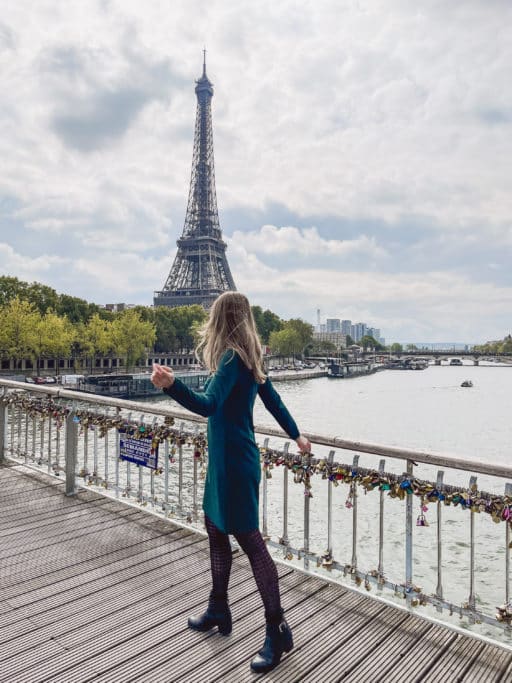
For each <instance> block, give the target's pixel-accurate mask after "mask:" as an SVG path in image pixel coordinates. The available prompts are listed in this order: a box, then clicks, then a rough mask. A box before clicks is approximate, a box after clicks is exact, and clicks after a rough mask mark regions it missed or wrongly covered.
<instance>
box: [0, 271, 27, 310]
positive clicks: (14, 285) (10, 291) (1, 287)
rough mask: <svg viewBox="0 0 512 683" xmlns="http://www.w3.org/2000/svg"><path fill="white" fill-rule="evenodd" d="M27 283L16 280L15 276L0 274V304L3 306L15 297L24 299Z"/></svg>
mask: <svg viewBox="0 0 512 683" xmlns="http://www.w3.org/2000/svg"><path fill="white" fill-rule="evenodd" d="M27 287H28V285H27V283H26V282H22V281H21V280H18V278H17V277H11V276H9V275H2V276H1V277H0V306H5V305H6V304H8V303H9V302H10V301H12V300H13V299H16V297H17V298H18V299H20V300H25V299H26V292H27Z"/></svg>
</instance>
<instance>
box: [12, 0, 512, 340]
mask: <svg viewBox="0 0 512 683" xmlns="http://www.w3.org/2000/svg"><path fill="white" fill-rule="evenodd" d="M1 7H2V12H1V13H0V92H1V95H0V273H1V274H8V275H15V276H17V277H19V278H21V279H23V280H30V281H33V280H37V281H39V282H43V283H45V284H48V285H50V286H52V287H54V288H55V289H57V291H59V292H64V293H70V294H73V295H76V296H80V297H82V298H84V299H87V300H89V301H94V302H97V303H109V302H120V301H123V302H127V303H141V304H146V305H149V304H151V303H152V298H153V291H154V290H156V289H160V288H161V287H162V286H163V284H164V282H165V279H166V277H167V274H168V272H169V270H170V268H171V265H172V262H173V259H174V255H175V252H176V239H177V238H178V237H179V236H180V235H181V231H182V228H183V220H184V215H185V209H186V202H187V196H188V186H189V182H190V170H191V159H192V144H193V133H194V118H195V107H196V99H195V94H194V85H195V83H194V81H195V79H196V78H198V77H199V76H200V74H201V61H202V48H203V45H206V47H207V50H208V52H207V72H208V76H209V78H210V80H211V81H212V82H213V84H214V90H215V95H214V98H213V104H212V106H213V126H214V147H215V164H216V180H217V197H218V203H219V213H220V220H221V227H222V229H223V233H224V236H225V239H226V241H227V243H228V252H227V253H228V259H229V262H230V266H231V270H232V273H233V276H234V279H235V282H236V285H237V288H238V289H239V290H240V291H243V292H244V293H246V294H247V295H248V296H249V298H250V299H251V302H252V303H254V304H259V305H261V306H263V307H264V308H267V307H268V308H270V309H272V310H274V311H275V312H276V313H278V314H279V315H281V316H282V317H285V318H288V317H292V316H300V317H302V318H304V319H305V320H309V321H310V322H315V321H316V310H317V308H320V310H321V316H322V320H323V319H325V317H341V318H350V319H352V321H353V322H358V321H365V322H367V323H369V324H370V325H373V326H375V327H380V328H381V331H382V334H383V336H385V337H386V339H387V341H466V342H478V341H485V340H487V339H497V338H502V337H503V336H504V335H505V334H507V333H509V332H512V193H511V189H512V188H511V185H512V86H511V82H512V78H511V73H512V40H511V38H510V37H511V35H512V3H510V2H509V0H461V1H460V2H453V1H447V0H439V1H436V0H431V1H428V0H425V1H422V0H418V2H410V0H368V1H367V2H363V1H362V0H361V1H358V0H352V1H344V0H311V1H309V0H308V1H304V0H303V1H301V2H294V1H291V0H279V2H276V1H275V0H255V1H254V2H248V1H243V0H237V1H227V0H209V1H208V2H199V1H194V0H186V1H181V0H162V1H159V0H147V1H146V2H144V3H142V2H140V0H133V1H132V0H101V1H100V0H97V1H96V0H82V1H79V0H65V1H64V0H63V1H60V2H59V1H56V0H38V1H37V2H33V0H2V3H1Z"/></svg>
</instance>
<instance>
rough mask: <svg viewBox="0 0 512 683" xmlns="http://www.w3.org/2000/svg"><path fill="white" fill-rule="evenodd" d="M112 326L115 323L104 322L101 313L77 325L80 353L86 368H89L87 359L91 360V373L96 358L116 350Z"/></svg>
mask: <svg viewBox="0 0 512 683" xmlns="http://www.w3.org/2000/svg"><path fill="white" fill-rule="evenodd" d="M112 326H113V322H112V321H109V320H104V319H103V318H101V317H100V315H99V313H94V314H93V315H92V316H91V318H90V319H89V320H88V321H87V323H85V324H84V323H78V324H77V325H76V327H77V339H79V344H78V352H79V353H80V355H82V356H84V367H87V358H89V359H90V369H91V372H92V370H93V359H94V356H95V355H96V354H106V353H108V352H109V351H111V350H113V349H114V338H113V332H112Z"/></svg>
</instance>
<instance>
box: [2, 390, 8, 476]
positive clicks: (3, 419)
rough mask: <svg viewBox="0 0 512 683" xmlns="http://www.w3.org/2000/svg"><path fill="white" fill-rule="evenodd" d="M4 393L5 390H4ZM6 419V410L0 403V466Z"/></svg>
mask: <svg viewBox="0 0 512 683" xmlns="http://www.w3.org/2000/svg"><path fill="white" fill-rule="evenodd" d="M4 393H5V389H4ZM6 417H7V410H6V406H5V403H3V402H0V466H1V465H3V464H4V451H5V442H6V438H5V437H6V424H7V421H6Z"/></svg>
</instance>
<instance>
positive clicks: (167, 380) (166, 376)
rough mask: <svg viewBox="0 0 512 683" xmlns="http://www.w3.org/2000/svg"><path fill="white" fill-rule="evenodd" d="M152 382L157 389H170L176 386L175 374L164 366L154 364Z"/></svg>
mask: <svg viewBox="0 0 512 683" xmlns="http://www.w3.org/2000/svg"><path fill="white" fill-rule="evenodd" d="M151 381H152V382H153V384H154V385H155V387H156V388H157V389H168V388H169V387H172V385H173V384H174V372H173V371H172V370H171V368H167V367H165V366H164V365H159V364H158V363H153V372H152V374H151Z"/></svg>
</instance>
